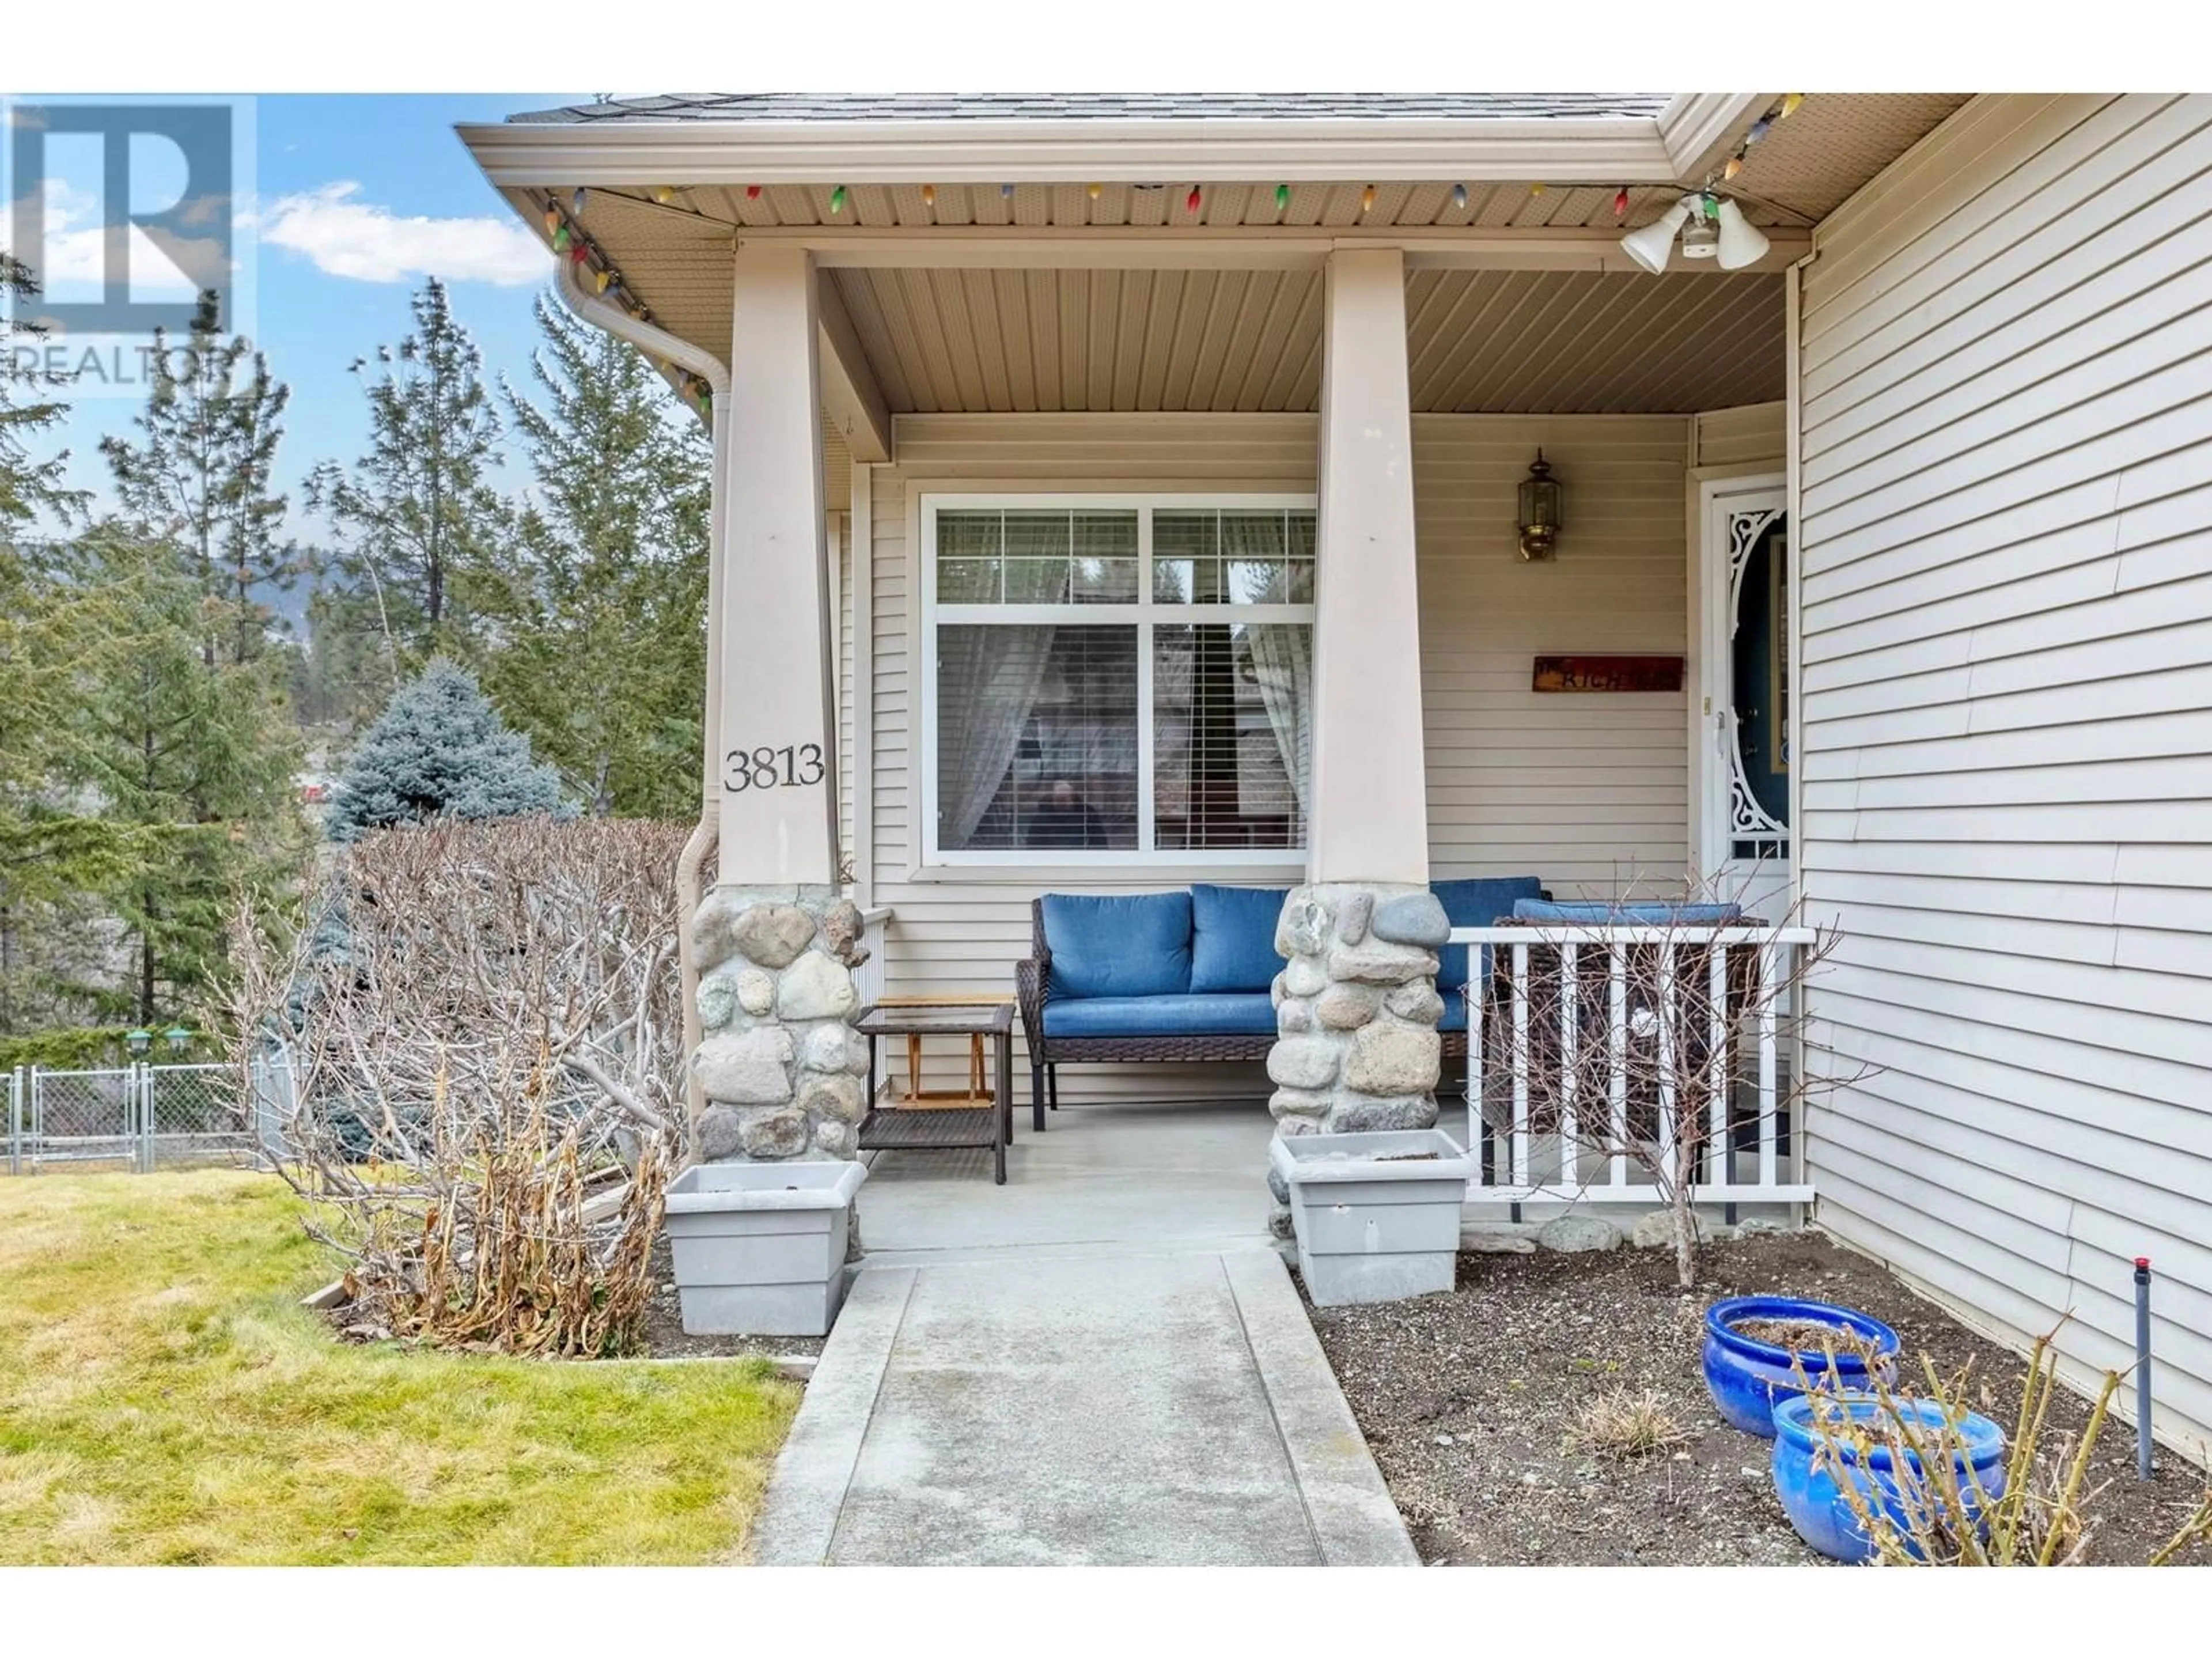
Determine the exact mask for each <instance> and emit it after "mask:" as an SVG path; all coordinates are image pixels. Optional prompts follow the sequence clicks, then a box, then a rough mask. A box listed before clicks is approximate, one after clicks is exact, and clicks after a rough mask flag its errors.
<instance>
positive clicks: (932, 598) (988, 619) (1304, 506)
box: [917, 490, 1321, 871]
mask: <svg viewBox="0 0 2212 1659" xmlns="http://www.w3.org/2000/svg"><path fill="white" fill-rule="evenodd" d="M1320 505H1321V503H1320V498H1319V497H1318V496H1316V495H1312V494H1310V493H1306V494H1298V493H1290V494H1238V493H1236V492H1221V491H1208V492H1204V493H1189V492H1182V491H1176V490H1159V491H1153V490H1142V491H1120V492H1115V493H1110V494H1087V493H1074V492H1038V493H1014V492H1007V491H996V490H994V491H987V492H958V493H951V492H948V493H943V494H938V493H925V494H923V495H921V497H920V499H919V501H918V502H917V506H918V508H919V514H920V518H921V566H920V569H919V571H918V573H917V579H918V580H919V582H920V585H921V742H920V746H919V750H918V755H919V761H920V767H921V779H920V782H921V789H920V792H919V793H920V797H921V836H922V861H923V864H924V866H948V867H952V868H960V867H974V868H988V867H997V868H1000V869H1005V868H1023V869H1054V870H1059V869H1097V870H1128V869H1158V868H1167V867H1182V866H1204V867H1215V866H1221V867H1237V868H1244V869H1255V868H1267V869H1273V868H1276V867H1280V868H1281V869H1283V870H1286V871H1297V870H1303V869H1304V867H1305V862H1306V849H1305V848H1304V847H1303V846H1298V847H1217V848H1155V847H1153V846H1152V842H1153V839H1154V836H1155V834H1156V832H1157V826H1156V825H1155V823H1154V822H1153V813H1154V811H1155V805H1154V802H1153V799H1152V796H1153V788H1154V779H1153V776H1152V763H1153V744H1154V743H1155V741H1156V739H1155V737H1154V733H1153V730H1152V726H1153V715H1152V648H1151V646H1152V632H1151V630H1152V627H1153V626H1155V625H1157V624H1162V623H1164V624H1167V625H1170V626H1172V625H1175V624H1176V623H1220V622H1225V621H1236V622H1250V623H1305V624H1306V625H1307V626H1308V627H1312V626H1313V625H1314V609H1315V608H1314V606H1313V605H1310V604H1308V605H1162V604H1158V603H1156V602H1155V601H1154V599H1153V598H1152V514H1153V513H1156V512H1170V513H1172V512H1182V511H1189V510H1194V509H1196V510H1201V511H1220V512H1227V513H1266V512H1304V513H1317V512H1318V511H1319V510H1320ZM1032 508H1035V509H1042V510H1044V511H1048V512H1070V513H1081V512H1088V511H1093V510H1102V511H1107V512H1122V513H1126V512H1130V511H1134V512H1135V513H1136V514H1137V600H1136V603H1135V604H1133V605H940V604H939V603H938V599H937V515H938V514H939V513H943V512H956V513H957V512H962V511H968V510H975V509H981V510H983V511H987V512H1009V513H1013V512H1021V511H1024V510H1027V509H1032ZM1314 580H1315V581H1316V583H1318V582H1319V581H1320V580H1321V573H1320V567H1319V561H1318V559H1316V566H1315V574H1314ZM1077 613H1079V614H1077ZM940 623H943V624H947V625H957V624H959V623H1017V624H1018V623H1061V624H1069V623H1079V624H1080V625H1083V626H1085V627H1094V626H1098V625H1101V624H1106V623H1130V624H1134V625H1135V626H1136V628H1137V630H1138V634H1137V712H1138V716H1139V718H1138V720H1137V775H1138V787H1137V803H1138V804H1137V840H1138V843H1139V844H1138V845H1137V846H1136V847H1133V848H1108V849H1092V848H1066V849H1061V848H1053V849H1051V850H1050V852H1049V854H1047V855H1045V856H1040V852H1041V851H1042V849H1039V848H1011V847H1010V848H972V849H959V850H951V851H948V850H947V849H945V848H941V847H939V845H938V844H937V629H938V627H939V624H940ZM1309 822H1310V807H1309Z"/></svg>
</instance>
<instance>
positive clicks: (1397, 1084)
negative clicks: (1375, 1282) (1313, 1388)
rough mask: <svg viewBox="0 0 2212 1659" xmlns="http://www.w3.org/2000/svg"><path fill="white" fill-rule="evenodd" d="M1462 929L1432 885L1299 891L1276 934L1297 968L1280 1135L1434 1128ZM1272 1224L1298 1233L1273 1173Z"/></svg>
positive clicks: (1273, 1055) (1284, 1032) (1288, 1009)
mask: <svg viewBox="0 0 2212 1659" xmlns="http://www.w3.org/2000/svg"><path fill="white" fill-rule="evenodd" d="M1450 931H1451V924H1450V922H1449V921H1447V920H1446V918H1445V916H1444V910H1443V905H1442V904H1440V903H1438V902H1437V897H1436V895H1435V894H1433V893H1431V891H1430V890H1428V889H1427V888H1426V887H1418V886H1413V885H1409V884H1402V883H1396V882H1329V883H1324V884H1316V885H1314V886H1310V887H1299V888H1294V889H1293V890H1291V896H1290V897H1289V898H1288V899H1287V900H1285V902H1284V905H1283V915H1282V919H1281V921H1279V922H1278V923H1277V924H1276V927H1275V949H1276V951H1278V952H1279V953H1280V954H1281V955H1283V956H1285V957H1288V958H1289V959H1290V965H1289V966H1288V967H1286V968H1285V969H1284V970H1283V971H1282V972H1281V973H1279V974H1278V975H1276V976H1275V983H1274V990H1273V995H1274V1002H1275V1030H1276V1034H1277V1035H1276V1038H1275V1046H1274V1048H1273V1049H1272V1050H1270V1051H1269V1053H1268V1055H1267V1076H1268V1077H1269V1079H1272V1080H1273V1083H1274V1084H1275V1085H1276V1087H1275V1092H1274V1094H1273V1097H1271V1098H1270V1099H1269V1101H1268V1103H1267V1109H1268V1110H1269V1111H1271V1112H1273V1114H1274V1117H1275V1132H1276V1133H1278V1134H1281V1135H1310V1134H1344V1133H1353V1132H1357V1131H1361V1130H1368V1129H1426V1128H1429V1127H1432V1126H1433V1125H1434V1124H1435V1123H1436V1121H1437V1096H1436V1088H1437V1076H1438V1074H1439V1071H1440V1068H1441V1062H1442V1058H1443V1044H1442V1040H1441V1039H1440V1038H1439V1037H1438V1036H1437V1020H1438V1018H1441V1017H1442V1016H1443V999H1442V998H1441V997H1439V996H1438V995H1437V989H1436V975H1437V955H1436V952H1437V947H1438V946H1440V945H1443V943H1444V940H1445V939H1446V938H1447V937H1448V936H1449V933H1450ZM1267 1182H1268V1186H1269V1188H1271V1189H1273V1190H1274V1196H1275V1207H1274V1212H1273V1216H1272V1217H1271V1218H1270V1225H1272V1226H1273V1229H1274V1231H1275V1232H1276V1233H1277V1234H1278V1236H1287V1235H1288V1233H1289V1231H1290V1207H1289V1203H1288V1198H1289V1194H1287V1193H1285V1192H1283V1191H1282V1190H1280V1188H1279V1177H1278V1176H1275V1175H1274V1174H1273V1172H1272V1171H1271V1172H1270V1173H1269V1175H1268V1177H1267Z"/></svg>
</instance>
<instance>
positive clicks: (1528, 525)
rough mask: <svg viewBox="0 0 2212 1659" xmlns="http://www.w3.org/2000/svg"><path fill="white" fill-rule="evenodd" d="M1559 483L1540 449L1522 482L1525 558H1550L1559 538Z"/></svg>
mask: <svg viewBox="0 0 2212 1659" xmlns="http://www.w3.org/2000/svg"><path fill="white" fill-rule="evenodd" d="M1559 501H1560V490H1559V480H1558V479H1557V478H1554V477H1553V476H1552V468H1551V464H1550V463H1549V462H1547V460H1545V459H1544V452H1543V451H1542V450H1541V449H1540V450H1538V451H1537V452H1536V459H1534V461H1533V462H1531V463H1530V464H1529V466H1528V477H1525V478H1523V479H1522V481H1521V556H1522V558H1524V559H1548V558H1550V557H1551V556H1552V551H1553V544H1554V543H1556V542H1557V541H1558V540H1559Z"/></svg>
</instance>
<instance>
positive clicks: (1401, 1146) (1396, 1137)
mask: <svg viewBox="0 0 2212 1659" xmlns="http://www.w3.org/2000/svg"><path fill="white" fill-rule="evenodd" d="M1267 1156H1268V1158H1269V1160H1270V1161H1271V1162H1272V1163H1273V1164H1274V1167H1275V1170H1276V1173H1277V1174H1279V1175H1280V1176H1282V1177H1283V1181H1284V1183H1285V1185H1286V1186H1287V1187H1288V1188H1290V1194H1291V1224H1292V1225H1293V1226H1294V1227H1295V1228H1296V1229H1297V1237H1298V1273H1299V1276H1300V1277H1301V1278H1303V1279H1304V1280H1305V1282H1306V1294H1307V1295H1308V1296H1309V1297H1312V1299H1313V1304H1314V1305H1315V1306H1316V1307H1317V1308H1335V1307H1341V1306H1343V1305H1344V1304H1346V1303H1351V1302H1395V1301H1397V1300H1399V1299H1400V1298H1401V1297H1408V1296H1427V1295H1431V1294H1432V1293H1433V1292H1435V1291H1448V1290H1449V1289H1451V1287H1452V1268H1453V1264H1454V1262H1455V1260H1456V1259H1457V1256H1458V1255H1459V1212H1460V1206H1461V1205H1462V1203H1463V1202H1464V1201H1465V1200H1466V1198H1467V1183H1468V1178H1469V1177H1470V1176H1473V1175H1474V1161H1473V1160H1472V1159H1471V1158H1468V1155H1467V1153H1466V1152H1465V1150H1464V1149H1462V1147H1461V1146H1460V1144H1459V1143H1458V1142H1457V1141H1455V1140H1454V1139H1452V1138H1451V1137H1450V1136H1449V1135H1448V1134H1445V1133H1443V1131H1442V1130H1440V1129H1385V1130H1376V1131H1375V1132H1374V1133H1368V1134H1351V1135H1299V1136H1297V1137H1294V1138H1293V1139H1288V1140H1285V1139H1278V1140H1276V1141H1275V1142H1274V1144H1273V1146H1271V1147H1270V1148H1269V1150H1268V1154H1267Z"/></svg>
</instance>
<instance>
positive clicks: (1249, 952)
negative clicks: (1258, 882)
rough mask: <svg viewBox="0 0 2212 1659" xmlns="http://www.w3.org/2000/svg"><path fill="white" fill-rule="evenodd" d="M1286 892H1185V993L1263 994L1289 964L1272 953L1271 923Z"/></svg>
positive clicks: (1267, 889) (1202, 887) (1235, 889)
mask: <svg viewBox="0 0 2212 1659" xmlns="http://www.w3.org/2000/svg"><path fill="white" fill-rule="evenodd" d="M1289 896H1291V894H1290V889H1288V888H1287V887H1209V886H1207V885H1206V884H1205V883H1203V882H1200V884H1198V885H1197V886H1195V887H1193V888H1192V889H1191V890H1190V921H1191V945H1190V988H1191V990H1192V991H1193V992H1194V993H1195V994H1205V993H1206V992H1209V991H1264V990H1266V989H1267V987H1269V986H1271V985H1273V983H1274V982H1275V975H1278V974H1279V973H1281V972H1282V971H1283V969H1285V968H1287V967H1289V966H1290V964H1289V963H1287V962H1285V961H1284V959H1283V958H1282V957H1279V956H1277V955H1276V954H1275V923H1276V922H1277V921H1279V920H1281V918H1282V915H1283V901H1284V900H1285V899H1286V898H1288V897H1289Z"/></svg>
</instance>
